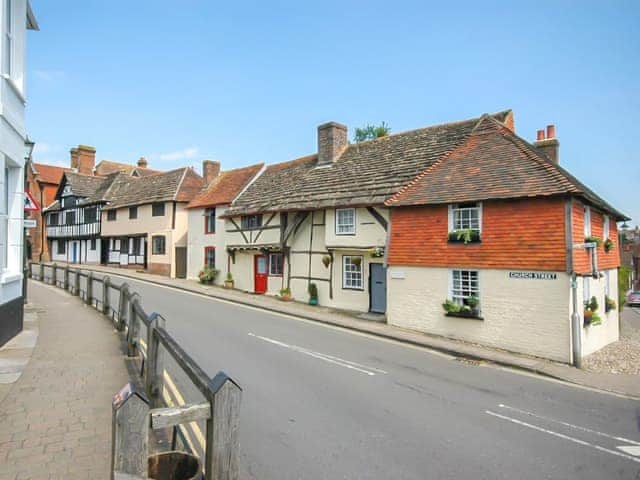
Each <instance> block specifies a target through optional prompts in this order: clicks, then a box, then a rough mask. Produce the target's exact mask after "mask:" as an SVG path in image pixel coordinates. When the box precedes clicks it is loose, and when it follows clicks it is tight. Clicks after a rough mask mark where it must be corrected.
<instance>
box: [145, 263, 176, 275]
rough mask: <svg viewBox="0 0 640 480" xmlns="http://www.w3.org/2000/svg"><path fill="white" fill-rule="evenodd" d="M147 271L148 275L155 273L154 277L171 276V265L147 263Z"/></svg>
mask: <svg viewBox="0 0 640 480" xmlns="http://www.w3.org/2000/svg"><path fill="white" fill-rule="evenodd" d="M147 271H148V272H149V273H155V274H156V275H164V276H167V277H170V276H171V264H169V263H149V264H148V265H147Z"/></svg>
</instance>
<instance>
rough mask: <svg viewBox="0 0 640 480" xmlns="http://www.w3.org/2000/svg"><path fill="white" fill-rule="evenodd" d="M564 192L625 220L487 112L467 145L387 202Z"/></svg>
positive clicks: (418, 202) (401, 203)
mask: <svg viewBox="0 0 640 480" xmlns="http://www.w3.org/2000/svg"><path fill="white" fill-rule="evenodd" d="M563 194H577V195H580V196H583V197H585V198H587V199H588V200H589V201H591V202H592V203H594V204H595V205H597V206H599V207H600V208H602V209H604V210H606V211H608V212H610V213H613V214H614V215H616V216H617V217H618V218H624V215H623V214H621V213H620V212H618V211H616V210H615V209H614V208H613V207H611V206H610V205H609V204H608V203H606V202H605V201H604V200H603V199H602V198H600V197H599V196H597V195H596V194H595V193H594V192H593V191H591V190H590V189H589V188H588V187H586V186H585V185H584V184H582V183H581V182H579V181H578V180H577V179H576V178H575V177H573V176H572V175H571V174H569V173H568V172H567V171H566V170H564V169H563V168H562V167H560V166H559V165H556V164H555V163H553V162H552V161H550V160H549V159H548V158H547V157H546V156H544V155H543V154H541V153H540V151H538V150H537V149H536V148H535V147H534V146H533V145H531V144H530V143H528V142H526V141H525V140H523V139H521V138H520V137H518V136H517V135H515V134H514V133H513V132H512V131H511V130H509V129H507V128H505V127H504V126H503V125H502V124H500V123H498V122H496V121H495V120H493V119H492V118H490V117H488V116H486V117H483V118H482V119H481V120H480V121H479V122H478V124H477V125H476V127H475V128H474V130H473V132H472V133H471V134H470V135H469V137H468V138H467V140H466V141H465V142H464V143H463V144H462V145H460V146H458V147H457V148H456V149H454V150H453V151H451V152H450V153H449V154H447V155H444V156H442V157H441V158H440V159H439V160H438V161H437V162H436V163H434V164H433V165H431V166H430V167H429V168H427V169H425V170H423V171H422V172H421V173H420V174H419V175H417V176H416V177H415V178H414V179H413V180H412V181H411V182H409V183H408V184H407V186H405V187H404V188H402V189H401V190H400V191H399V192H398V193H396V194H395V195H394V196H393V197H391V198H390V199H388V200H387V201H386V202H385V203H386V205H388V206H410V205H429V204H443V203H456V202H473V201H481V200H489V199H507V198H522V197H539V196H553V195H563Z"/></svg>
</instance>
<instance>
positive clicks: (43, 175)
mask: <svg viewBox="0 0 640 480" xmlns="http://www.w3.org/2000/svg"><path fill="white" fill-rule="evenodd" d="M33 170H34V171H35V173H36V174H37V175H38V176H37V177H36V180H38V181H39V182H42V183H50V184H53V185H58V184H59V183H60V182H61V181H62V176H63V175H64V172H70V171H71V169H70V168H63V167H56V166H54V165H46V164H44V163H33Z"/></svg>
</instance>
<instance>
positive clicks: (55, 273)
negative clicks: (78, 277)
mask: <svg viewBox="0 0 640 480" xmlns="http://www.w3.org/2000/svg"><path fill="white" fill-rule="evenodd" d="M57 284H58V265H57V264H55V263H52V264H51V285H53V286H54V287H55V286H56V285H57Z"/></svg>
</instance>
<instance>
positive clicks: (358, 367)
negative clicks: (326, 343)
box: [247, 333, 388, 376]
mask: <svg viewBox="0 0 640 480" xmlns="http://www.w3.org/2000/svg"><path fill="white" fill-rule="evenodd" d="M247 335H249V336H250V337H255V338H259V339H260V340H264V341H265V342H269V343H272V344H274V345H278V346H279V347H284V348H288V349H290V350H293V351H294V352H298V353H302V354H304V355H309V356H310V357H314V358H317V359H319V360H324V361H325V362H329V363H333V364H335V365H340V366H341V367H345V368H349V369H351V370H355V371H357V372H360V373H364V374H365V375H370V376H373V375H375V374H376V373H382V374H386V373H388V372H385V371H384V370H380V369H379V368H374V367H368V366H367V365H362V364H360V363H356V362H352V361H350V360H345V359H343V358H339V357H334V356H332V355H327V354H326V353H320V352H314V351H313V350H309V349H307V348H303V347H298V346H297V345H289V344H287V343H284V342H281V341H279V340H274V339H273V338H268V337H262V336H260V335H256V334H254V333H248V334H247Z"/></svg>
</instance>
